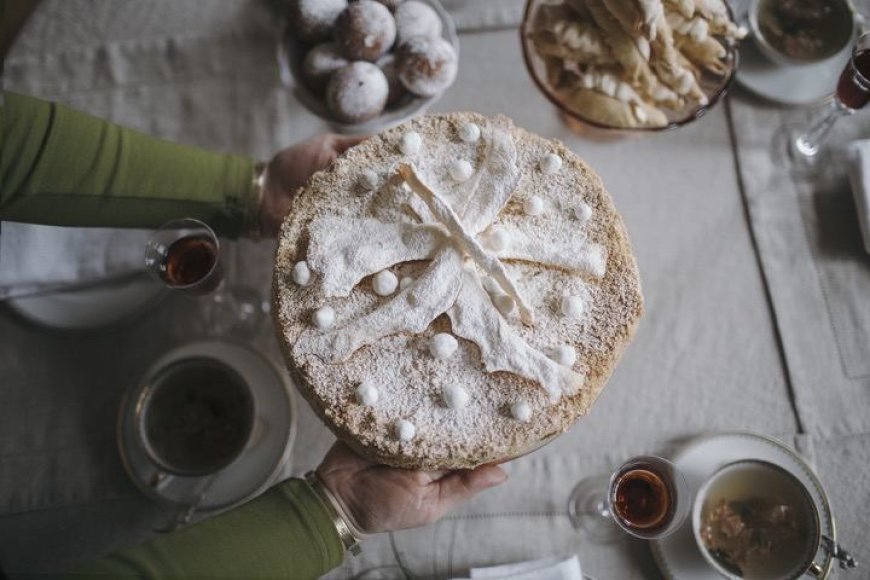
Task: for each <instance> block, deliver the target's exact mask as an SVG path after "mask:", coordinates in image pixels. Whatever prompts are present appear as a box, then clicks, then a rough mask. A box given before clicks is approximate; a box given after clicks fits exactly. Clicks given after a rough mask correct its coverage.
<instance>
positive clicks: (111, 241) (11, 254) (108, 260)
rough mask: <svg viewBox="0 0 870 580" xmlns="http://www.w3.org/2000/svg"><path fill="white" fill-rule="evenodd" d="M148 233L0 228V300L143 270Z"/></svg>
mask: <svg viewBox="0 0 870 580" xmlns="http://www.w3.org/2000/svg"><path fill="white" fill-rule="evenodd" d="M149 234H150V232H149V231H148V230H119V229H110V228H62V227H55V226H39V225H32V224H20V223H13V222H3V223H2V224H0V300H2V299H6V298H15V297H18V296H27V295H30V294H37V293H41V292H48V291H54V290H62V289H70V288H76V287H81V286H88V285H91V284H94V283H98V282H100V281H103V280H117V279H118V278H123V277H126V276H130V275H132V274H134V273H136V272H141V271H142V270H143V265H144V256H145V242H146V240H147V239H148V236H149Z"/></svg>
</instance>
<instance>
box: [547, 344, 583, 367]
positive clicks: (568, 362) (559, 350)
mask: <svg viewBox="0 0 870 580" xmlns="http://www.w3.org/2000/svg"><path fill="white" fill-rule="evenodd" d="M549 356H550V358H551V359H553V360H554V361H556V362H557V363H559V364H560V365H564V366H566V367H571V366H574V363H575V362H577V351H576V350H574V347H573V346H570V345H567V344H560V345H559V346H557V347H555V348H553V349H552V350H551V351H550V353H549Z"/></svg>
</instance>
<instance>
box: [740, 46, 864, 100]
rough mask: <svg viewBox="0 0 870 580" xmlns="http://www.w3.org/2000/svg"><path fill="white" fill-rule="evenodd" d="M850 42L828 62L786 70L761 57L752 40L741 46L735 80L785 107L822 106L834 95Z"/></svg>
mask: <svg viewBox="0 0 870 580" xmlns="http://www.w3.org/2000/svg"><path fill="white" fill-rule="evenodd" d="M852 44H853V43H852V42H850V43H849V45H848V46H847V47H846V48H844V49H843V50H841V51H840V52H839V53H837V54H836V55H834V56H832V57H831V58H829V59H828V60H825V61H823V62H819V63H815V64H807V65H794V66H786V65H781V64H777V63H775V62H773V61H772V60H770V59H769V58H767V57H766V56H765V55H763V54H762V53H761V51H760V50H759V49H758V47H757V46H756V44H755V41H754V40H752V39H751V38H749V39H746V41H745V42H743V43H741V45H740V66H739V67H738V69H737V77H736V80H737V82H738V83H740V84H741V85H742V86H743V87H745V88H746V89H748V90H749V91H751V92H753V93H755V94H756V95H758V96H760V97H762V98H764V99H767V100H769V101H773V102H775V103H782V104H784V105H791V106H801V105H812V104H817V103H821V102H822V101H824V100H825V99H827V98H829V97H830V96H831V95H833V94H834V89H835V88H836V87H837V81H838V80H839V79H840V73H841V72H843V69H844V68H845V66H846V63H847V62H849V58H851V56H852Z"/></svg>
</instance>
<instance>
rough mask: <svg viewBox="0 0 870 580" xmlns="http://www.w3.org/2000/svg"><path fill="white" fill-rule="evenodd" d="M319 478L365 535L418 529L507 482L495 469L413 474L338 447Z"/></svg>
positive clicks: (323, 466)
mask: <svg viewBox="0 0 870 580" xmlns="http://www.w3.org/2000/svg"><path fill="white" fill-rule="evenodd" d="M317 474H318V475H319V476H320V479H321V480H322V481H323V483H324V484H325V485H326V487H327V488H329V490H330V491H331V492H332V493H333V495H335V496H336V497H337V498H338V500H339V501H340V502H341V503H342V504H343V505H344V508H345V511H346V512H347V514H348V515H349V516H350V517H351V518H353V519H354V524H356V526H357V528H359V529H360V530H361V531H363V532H366V533H370V534H374V533H377V532H386V531H393V530H402V529H405V528H415V527H417V526H423V525H426V524H429V523H432V522H434V521H436V520H438V519H439V518H440V517H441V516H443V515H444V514H445V513H447V512H448V511H449V510H450V509H452V508H454V507H456V506H457V505H459V504H460V503H462V502H464V501H466V500H468V499H470V498H471V497H473V496H475V495H477V494H478V493H480V492H481V491H483V490H485V489H488V488H490V487H494V486H496V485H498V484H500V483H502V482H504V481H505V480H506V479H507V474H506V473H505V472H504V470H502V468H501V467H498V466H496V465H482V466H480V467H478V468H477V469H472V470H459V471H411V470H407V469H396V468H393V467H387V466H386V465H378V464H376V463H372V462H371V461H369V460H367V459H364V458H362V457H360V456H359V455H357V454H356V453H354V452H353V451H351V449H350V448H349V447H348V446H347V445H345V444H344V443H341V442H338V443H336V444H335V445H333V446H332V449H330V450H329V453H327V454H326V458H324V460H323V463H321V464H320V467H318V468H317Z"/></svg>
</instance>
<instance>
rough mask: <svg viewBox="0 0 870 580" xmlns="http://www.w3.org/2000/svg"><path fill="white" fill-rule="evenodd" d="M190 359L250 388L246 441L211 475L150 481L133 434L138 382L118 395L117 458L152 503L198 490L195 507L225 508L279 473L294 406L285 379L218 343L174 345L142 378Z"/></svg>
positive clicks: (248, 354)
mask: <svg viewBox="0 0 870 580" xmlns="http://www.w3.org/2000/svg"><path fill="white" fill-rule="evenodd" d="M190 357H210V358H215V359H218V360H220V361H221V362H222V363H224V364H226V365H228V366H230V367H232V368H233V369H234V370H235V371H236V372H238V373H239V374H240V375H241V376H242V378H244V379H245V382H247V383H248V384H249V385H250V386H251V391H252V394H253V396H254V408H255V409H256V416H255V418H254V431H253V434H252V441H251V443H250V444H249V445H248V447H247V448H246V449H245V450H244V451H243V452H242V454H241V455H240V456H239V457H238V458H236V460H235V461H233V462H232V463H231V464H230V465H228V466H227V467H225V468H224V469H223V470H221V471H219V472H218V473H217V475H213V476H212V475H210V476H204V477H182V476H172V475H171V476H168V477H166V478H165V479H162V480H161V483H160V484H159V485H155V483H156V482H157V481H158V480H160V479H161V474H162V471H161V470H160V469H158V468H157V466H156V465H155V464H154V463H153V462H152V461H151V459H150V458H149V457H148V455H147V454H146V453H145V449H144V448H143V447H142V445H141V443H140V442H139V440H138V438H137V434H136V426H135V413H136V402H137V399H138V397H136V396H135V395H136V393H137V391H138V388H139V386H140V385H136V386H135V387H134V388H132V389H131V390H130V391H128V393H127V395H126V396H125V397H124V401H123V403H122V404H121V412H120V414H119V417H118V447H119V450H120V452H121V460H122V461H123V463H124V467H125V469H126V470H127V474H128V475H129V476H130V478H131V479H132V480H133V483H135V484H136V486H137V487H139V489H141V490H142V491H143V492H144V493H145V494H146V495H148V496H149V497H151V498H153V499H155V500H157V501H160V502H163V503H168V504H172V505H176V506H186V505H190V504H191V503H192V502H193V501H194V498H195V497H196V496H197V495H199V494H200V493H203V494H204V496H203V498H202V500H201V502H200V503H199V504H198V505H197V508H196V509H197V510H200V511H208V510H216V509H223V508H228V507H231V506H233V505H236V504H238V503H241V502H243V501H245V500H247V499H250V498H252V497H254V496H256V495H258V494H259V493H260V492H262V491H264V490H265V489H266V488H267V487H268V486H270V485H272V484H273V483H274V480H275V478H276V477H277V475H278V473H279V471H282V470H283V469H284V468H286V467H287V463H288V461H289V456H290V451H291V449H292V447H293V440H294V439H295V437H296V407H295V404H294V402H293V397H292V395H291V383H290V379H289V378H288V377H287V374H286V373H285V372H283V371H282V370H280V369H279V368H278V367H277V366H276V365H274V364H273V363H272V362H271V361H269V360H267V359H266V358H264V357H263V356H261V355H260V354H258V353H256V352H254V351H253V350H250V349H248V348H246V347H242V346H238V345H235V344H231V343H228V342H222V341H203V342H195V343H191V344H187V345H184V346H182V347H180V348H177V349H175V350H173V351H171V352H169V353H167V354H166V355H164V356H162V357H161V358H160V359H159V360H158V361H157V362H156V363H155V364H154V365H153V366H152V368H151V370H149V372H148V373H146V375H145V376H149V375H151V374H152V371H154V370H155V369H158V368H161V367H163V366H165V365H167V364H169V363H171V362H173V361H176V360H179V359H183V358H190ZM212 477H213V478H214V479H213V480H211V478H212ZM210 480H211V481H210Z"/></svg>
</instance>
